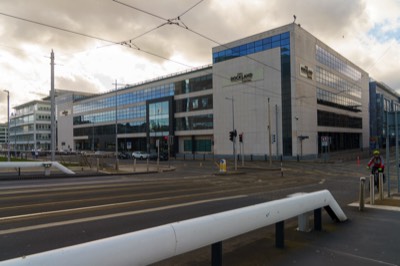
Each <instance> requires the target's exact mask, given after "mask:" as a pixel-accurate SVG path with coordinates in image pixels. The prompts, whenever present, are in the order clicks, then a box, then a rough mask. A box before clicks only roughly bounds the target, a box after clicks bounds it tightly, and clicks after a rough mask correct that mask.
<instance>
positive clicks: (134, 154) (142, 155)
mask: <svg viewBox="0 0 400 266" xmlns="http://www.w3.org/2000/svg"><path fill="white" fill-rule="evenodd" d="M148 157H149V154H148V153H147V152H144V151H134V152H132V158H134V159H140V160H144V159H147V158H148Z"/></svg>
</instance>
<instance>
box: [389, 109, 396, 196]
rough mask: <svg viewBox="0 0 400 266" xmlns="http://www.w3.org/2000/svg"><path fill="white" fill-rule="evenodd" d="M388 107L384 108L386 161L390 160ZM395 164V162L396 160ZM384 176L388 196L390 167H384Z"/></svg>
mask: <svg viewBox="0 0 400 266" xmlns="http://www.w3.org/2000/svg"><path fill="white" fill-rule="evenodd" d="M389 111H390V110H389V109H387V110H386V162H390V141H389V137H390V133H389ZM396 165H397V162H396ZM386 176H387V178H388V197H390V167H389V165H388V167H386Z"/></svg>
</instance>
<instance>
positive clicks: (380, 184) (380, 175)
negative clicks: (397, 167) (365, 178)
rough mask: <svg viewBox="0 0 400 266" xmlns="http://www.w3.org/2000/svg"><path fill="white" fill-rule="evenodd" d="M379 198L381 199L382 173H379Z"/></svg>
mask: <svg viewBox="0 0 400 266" xmlns="http://www.w3.org/2000/svg"><path fill="white" fill-rule="evenodd" d="M378 184H379V191H378V192H379V200H383V173H379V180H378Z"/></svg>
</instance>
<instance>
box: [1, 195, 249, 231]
mask: <svg viewBox="0 0 400 266" xmlns="http://www.w3.org/2000/svg"><path fill="white" fill-rule="evenodd" d="M245 197H247V195H237V196H231V197H223V198H215V199H208V200H199V201H192V202H187V203H180V204H174V205H169V206H163V207H156V208H150V209H144V210H137V211H130V212H121V213H114V214H107V215H100V216H95V217H87V218H80V219H75V220H69V221H62V222H54V223H47V224H39V225H32V226H26V227H21V228H13V229H7V230H1V231H0V235H6V234H13V233H20V232H25V231H30V230H36V229H43V228H49V227H55V226H62V225H69V224H75V223H84V222H92V221H97V220H103V219H110V218H116V217H122V216H128V215H136V214H142V213H148V212H155V211H162V210H168V209H173V208H179V207H186V206H191V205H196V204H202V203H208V202H213V201H222V200H230V199H238V198H245ZM116 204H121V203H116ZM116 204H107V206H112V205H116ZM102 206H104V205H102ZM95 207H99V206H95ZM86 208H94V207H84V208H78V209H86ZM73 210H76V209H73ZM63 211H67V210H61V211H55V212H63ZM49 213H54V212H43V213H33V214H26V215H18V216H10V217H3V218H1V220H10V219H17V217H21V218H22V217H23V218H25V217H28V216H37V215H47V214H49Z"/></svg>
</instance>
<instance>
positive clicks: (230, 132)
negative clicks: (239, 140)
mask: <svg viewBox="0 0 400 266" xmlns="http://www.w3.org/2000/svg"><path fill="white" fill-rule="evenodd" d="M236 136H237V131H236V129H235V130H232V131H229V140H230V141H234V138H236Z"/></svg>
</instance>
